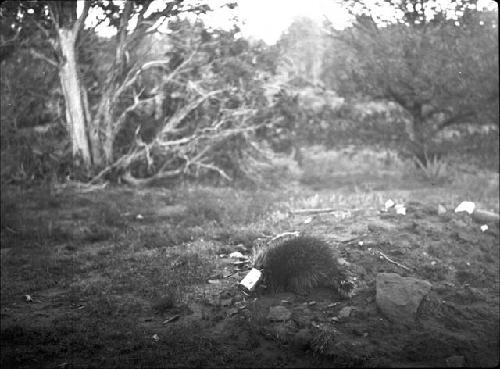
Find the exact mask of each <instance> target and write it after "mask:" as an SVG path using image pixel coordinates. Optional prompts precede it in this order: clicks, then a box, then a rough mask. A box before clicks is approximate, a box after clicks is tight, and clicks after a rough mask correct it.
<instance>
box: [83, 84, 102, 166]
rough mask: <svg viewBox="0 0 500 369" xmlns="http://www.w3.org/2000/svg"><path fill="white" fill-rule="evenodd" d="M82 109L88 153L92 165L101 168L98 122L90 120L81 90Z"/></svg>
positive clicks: (84, 91) (87, 100)
mask: <svg viewBox="0 0 500 369" xmlns="http://www.w3.org/2000/svg"><path fill="white" fill-rule="evenodd" d="M81 92H82V100H83V107H84V108H85V121H86V122H87V133H88V137H89V145H90V152H91V155H92V165H93V166H94V167H97V168H101V167H102V166H103V158H102V154H101V141H100V139H99V122H96V121H95V120H93V119H92V116H91V115H90V108H89V99H88V94H87V91H86V90H85V89H84V88H82V89H81Z"/></svg>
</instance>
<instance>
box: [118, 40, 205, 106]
mask: <svg viewBox="0 0 500 369" xmlns="http://www.w3.org/2000/svg"><path fill="white" fill-rule="evenodd" d="M197 51H198V49H196V50H195V51H194V52H193V53H192V54H191V55H190V56H189V57H188V58H187V59H186V60H185V61H184V62H182V63H181V64H180V65H179V66H178V67H177V68H175V69H174V70H173V71H172V72H171V73H170V74H169V75H168V77H167V78H166V79H165V80H164V81H163V83H167V82H169V81H170V80H171V79H173V78H174V77H175V76H176V75H177V74H178V73H179V71H180V70H181V69H182V68H184V67H185V66H186V65H187V64H188V63H190V62H191V60H192V59H193V57H194V55H195V54H196V53H197ZM169 62H170V59H161V60H153V61H150V62H147V63H145V64H143V65H142V67H140V68H139V69H137V70H135V73H134V70H133V69H131V70H130V71H129V73H128V74H127V77H125V81H124V82H123V83H122V85H121V86H120V87H119V88H118V89H117V90H116V92H115V94H114V96H113V100H116V99H117V98H118V97H119V96H120V95H121V94H122V93H123V92H124V91H125V90H126V89H128V88H129V87H130V86H132V85H133V84H134V83H135V81H136V80H137V78H138V77H139V75H140V74H141V73H142V72H143V71H145V70H147V69H149V68H152V67H156V66H160V65H163V64H167V63H169Z"/></svg>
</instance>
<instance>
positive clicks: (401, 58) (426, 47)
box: [328, 0, 499, 164]
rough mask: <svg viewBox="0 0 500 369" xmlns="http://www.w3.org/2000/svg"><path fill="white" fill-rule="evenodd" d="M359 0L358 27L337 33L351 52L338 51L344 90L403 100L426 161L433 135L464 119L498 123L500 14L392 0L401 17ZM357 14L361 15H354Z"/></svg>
mask: <svg viewBox="0 0 500 369" xmlns="http://www.w3.org/2000/svg"><path fill="white" fill-rule="evenodd" d="M368 3H369V2H364V1H353V2H351V9H353V10H352V11H353V14H355V16H356V21H355V23H354V25H353V27H351V28H349V29H347V30H344V31H332V33H331V34H332V37H333V42H334V43H335V45H341V47H342V48H343V49H342V50H343V51H345V52H346V54H345V55H344V56H343V57H340V58H339V57H337V58H335V57H332V58H331V59H330V63H331V64H330V65H329V69H328V71H331V73H332V74H333V75H335V78H333V79H332V80H330V81H329V82H330V83H331V84H334V85H335V87H336V88H338V89H339V90H340V93H343V94H345V95H351V96H352V95H353V94H356V93H361V94H362V95H365V96H370V97H372V98H374V99H382V100H388V101H393V102H396V103H398V104H399V105H400V106H401V107H402V108H403V112H404V115H405V116H406V117H407V119H408V127H407V128H408V129H407V131H408V135H409V138H410V140H409V143H410V145H411V152H412V153H413V154H414V155H416V156H417V158H419V159H420V160H421V161H423V162H424V164H426V158H427V152H428V151H429V144H430V142H431V138H432V137H434V136H435V134H436V133H437V132H439V131H440V130H442V129H444V128H446V127H449V126H451V125H458V124H464V123H467V124H470V123H471V122H472V123H474V124H491V123H492V122H495V123H496V124H498V106H499V105H498V104H499V103H498V101H499V100H498V96H499V90H498V34H497V32H498V31H497V29H498V15H497V14H496V13H493V12H482V11H478V10H476V9H475V4H474V2H465V1H460V2H456V3H455V7H454V8H451V9H446V8H445V9H442V8H440V7H439V3H438V2H436V1H431V0H387V1H385V2H384V3H385V4H386V6H390V7H392V9H393V10H394V12H393V13H394V14H395V17H394V18H393V19H383V18H382V17H381V16H378V17H377V16H374V15H372V14H370V13H369V11H370V9H369V8H368V6H367V4H368ZM356 12H357V13H356Z"/></svg>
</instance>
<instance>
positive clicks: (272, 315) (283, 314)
mask: <svg viewBox="0 0 500 369" xmlns="http://www.w3.org/2000/svg"><path fill="white" fill-rule="evenodd" d="M291 316H292V313H291V311H290V310H288V309H287V308H286V307H284V306H281V305H278V306H272V307H271V308H270V309H269V314H268V315H267V319H268V320H270V321H285V320H288V319H290V318H291Z"/></svg>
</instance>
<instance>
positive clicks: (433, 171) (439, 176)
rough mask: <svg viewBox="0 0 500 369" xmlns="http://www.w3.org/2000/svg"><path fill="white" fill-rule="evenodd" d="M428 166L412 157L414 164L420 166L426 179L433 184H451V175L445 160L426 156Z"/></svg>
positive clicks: (434, 156)
mask: <svg viewBox="0 0 500 369" xmlns="http://www.w3.org/2000/svg"><path fill="white" fill-rule="evenodd" d="M425 159H426V162H427V165H426V164H424V163H423V162H422V161H421V160H420V159H419V158H417V157H412V160H413V162H414V163H415V164H416V165H417V166H418V168H419V169H420V171H421V174H423V176H424V178H425V179H426V180H428V181H430V182H431V183H433V184H444V183H447V182H449V180H450V177H451V173H450V168H449V165H448V163H447V162H446V161H445V160H444V159H440V158H438V157H437V156H436V155H433V156H432V159H430V158H428V156H427V154H425Z"/></svg>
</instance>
